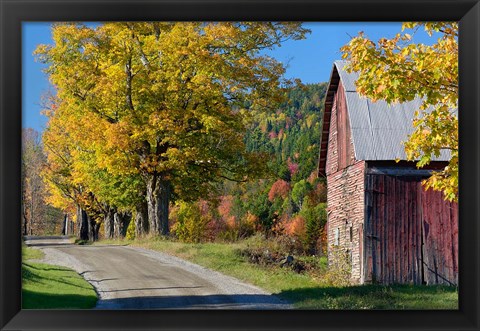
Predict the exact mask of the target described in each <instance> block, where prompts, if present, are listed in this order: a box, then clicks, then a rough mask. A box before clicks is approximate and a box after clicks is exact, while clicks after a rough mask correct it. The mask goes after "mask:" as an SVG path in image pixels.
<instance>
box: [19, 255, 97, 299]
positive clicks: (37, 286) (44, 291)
mask: <svg viewBox="0 0 480 331" xmlns="http://www.w3.org/2000/svg"><path fill="white" fill-rule="evenodd" d="M22 255H23V262H22V282H23V283H22V308H23V309H78V308H92V307H94V306H95V304H96V302H97V295H96V293H95V290H94V289H93V287H92V285H90V284H89V283H88V282H87V281H86V280H84V279H83V278H82V277H81V276H80V275H79V274H77V273H76V272H75V271H73V270H71V269H68V268H64V267H59V266H55V265H50V264H44V263H37V262H32V261H30V260H31V259H41V258H42V257H43V252H41V251H39V250H36V249H33V248H29V247H23V249H22Z"/></svg>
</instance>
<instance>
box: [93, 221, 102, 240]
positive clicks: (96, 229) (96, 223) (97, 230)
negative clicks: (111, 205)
mask: <svg viewBox="0 0 480 331" xmlns="http://www.w3.org/2000/svg"><path fill="white" fill-rule="evenodd" d="M100 225H101V223H100V222H95V228H94V238H95V241H98V233H99V232H100Z"/></svg>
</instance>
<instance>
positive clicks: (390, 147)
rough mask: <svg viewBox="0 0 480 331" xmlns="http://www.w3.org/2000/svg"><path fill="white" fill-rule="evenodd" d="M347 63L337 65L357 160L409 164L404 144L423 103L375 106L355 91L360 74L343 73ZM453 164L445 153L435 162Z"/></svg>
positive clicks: (381, 103)
mask: <svg viewBox="0 0 480 331" xmlns="http://www.w3.org/2000/svg"><path fill="white" fill-rule="evenodd" d="M345 64H346V62H345V61H335V62H334V65H335V66H336V68H337V71H338V74H339V76H340V79H341V81H342V84H343V87H344V89H345V92H346V93H345V95H346V99H347V109H348V115H349V119H350V126H351V129H352V139H353V144H354V150H355V158H356V159H357V160H367V161H377V160H395V159H400V160H406V154H405V150H404V145H403V142H405V141H407V139H408V136H409V135H410V134H411V133H412V132H413V125H412V121H413V118H414V112H415V110H417V109H419V108H420V105H421V102H422V101H421V99H420V98H418V99H415V100H413V101H410V102H405V103H400V104H392V105H388V104H387V103H386V102H385V101H377V102H373V101H372V100H370V99H368V98H365V97H362V96H360V95H359V94H358V93H357V91H356V86H355V82H356V80H357V78H358V74H357V73H347V72H346V71H344V70H343V67H344V66H345ZM448 160H450V153H449V151H442V153H441V155H440V156H439V157H435V156H434V157H433V158H432V161H448Z"/></svg>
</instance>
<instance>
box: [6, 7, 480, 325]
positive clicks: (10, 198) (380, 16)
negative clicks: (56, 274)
mask: <svg viewBox="0 0 480 331" xmlns="http://www.w3.org/2000/svg"><path fill="white" fill-rule="evenodd" d="M0 12H1V19H0V22H1V37H0V40H1V49H0V51H1V70H0V72H1V83H0V84H1V85H0V88H1V93H0V98H1V100H0V101H1V110H0V146H1V147H0V182H1V184H0V213H1V217H0V328H1V329H2V330H69V329H72V330H73V329H76V330H79V329H82V330H107V329H111V330H117V329H118V330H120V329H121V330H137V329H138V330H146V329H149V330H155V329H158V330H170V329H172V330H199V329H203V330H253V329H255V330H274V329H275V330H315V329H353V330H355V329H361V330H370V329H392V330H393V329H418V330H426V329H431V330H478V329H479V327H480V320H479V316H480V314H479V313H478V312H479V299H480V286H479V281H480V274H479V266H480V263H479V262H480V261H479V252H480V249H479V248H480V245H479V242H480V241H479V238H480V233H479V229H480V228H479V225H478V222H479V220H480V217H479V216H480V215H479V210H480V197H479V190H480V177H479V172H480V153H479V151H480V145H479V142H480V107H479V106H480V81H479V77H480V4H479V3H478V0H460V1H458V0H457V1H454V0H422V1H410V0H393V1H377V0H358V1H355V0H337V1H334V0H328V1H321V0H299V1H294V0H288V1H287V0H270V1H269V0H258V1H255V0H229V1H228V0H223V1H221V0H197V1H195V0H176V1H173V0H140V1H133V0H119V1H114V0H112V1H106V0H102V1H91V0H67V1H65V0H63V1H61V0H0ZM107 20H112V21H116V20H132V21H141V20H169V21H188V20H203V21H212V20H213V21H221V20H263V21H279V20H285V21H459V22H460V32H459V35H460V37H459V45H460V53H459V54H460V72H459V74H460V94H459V109H460V111H459V121H460V199H459V207H460V218H459V219H460V224H459V265H460V273H459V277H460V279H459V307H460V308H459V310H452V311H436V310H428V311H426V310H422V311H393V310H392V311H375V310H373V311H332V310H325V311H318V310H315V311H308V310H292V311H224V310H222V311H212V310H209V311H177V310H161V311H158V310H157V311H149V310H126V311H125V310H121V311H115V310H113V311H102V310H22V309H21V232H20V225H19V222H20V192H21V190H20V143H21V135H20V132H21V77H22V75H21V46H22V42H21V23H22V22H24V21H107Z"/></svg>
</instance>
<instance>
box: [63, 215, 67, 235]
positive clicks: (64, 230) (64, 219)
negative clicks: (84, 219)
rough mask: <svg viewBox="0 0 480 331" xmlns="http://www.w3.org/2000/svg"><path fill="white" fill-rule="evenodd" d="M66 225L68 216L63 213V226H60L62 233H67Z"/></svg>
mask: <svg viewBox="0 0 480 331" xmlns="http://www.w3.org/2000/svg"><path fill="white" fill-rule="evenodd" d="M67 227H68V217H67V214H64V215H63V228H62V235H64V236H66V235H67V231H68V230H67Z"/></svg>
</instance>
